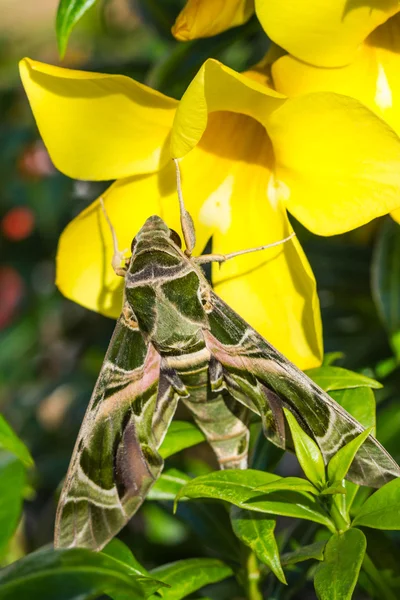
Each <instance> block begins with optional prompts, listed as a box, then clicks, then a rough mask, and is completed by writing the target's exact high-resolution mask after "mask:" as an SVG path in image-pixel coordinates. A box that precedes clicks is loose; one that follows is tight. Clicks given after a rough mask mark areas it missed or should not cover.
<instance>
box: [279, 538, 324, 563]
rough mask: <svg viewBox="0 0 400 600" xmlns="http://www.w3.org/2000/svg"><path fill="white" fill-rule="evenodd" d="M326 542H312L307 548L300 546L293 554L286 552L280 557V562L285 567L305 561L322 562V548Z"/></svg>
mask: <svg viewBox="0 0 400 600" xmlns="http://www.w3.org/2000/svg"><path fill="white" fill-rule="evenodd" d="M325 546H326V541H321V542H314V544H309V545H308V546H300V547H299V548H296V550H293V552H286V553H285V554H282V556H281V562H282V564H283V565H284V566H285V565H295V564H296V563H299V562H303V561H305V560H312V559H314V560H324V548H325Z"/></svg>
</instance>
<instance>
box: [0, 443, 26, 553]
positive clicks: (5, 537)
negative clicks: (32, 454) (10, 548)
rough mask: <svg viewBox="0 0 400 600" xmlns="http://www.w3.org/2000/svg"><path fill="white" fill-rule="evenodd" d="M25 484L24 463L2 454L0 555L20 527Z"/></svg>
mask: <svg viewBox="0 0 400 600" xmlns="http://www.w3.org/2000/svg"><path fill="white" fill-rule="evenodd" d="M24 484H25V469H24V467H23V465H22V463H21V462H20V461H19V460H18V459H17V458H15V457H14V456H12V455H11V454H6V453H4V454H3V453H2V454H0V553H1V552H2V551H3V550H4V547H5V546H6V544H7V542H8V541H9V539H10V538H11V536H12V535H13V533H14V531H15V529H16V527H17V525H18V522H19V519H20V516H21V510H22V501H23V493H24Z"/></svg>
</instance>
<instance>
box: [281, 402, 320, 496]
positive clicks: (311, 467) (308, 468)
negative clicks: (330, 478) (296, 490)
mask: <svg viewBox="0 0 400 600" xmlns="http://www.w3.org/2000/svg"><path fill="white" fill-rule="evenodd" d="M283 410H284V411H285V416H286V419H287V421H288V423H289V427H290V431H291V433H292V437H293V442H294V448H295V451H296V456H297V459H298V461H299V463H300V466H301V468H302V469H303V471H304V474H305V476H306V477H307V478H308V479H309V480H310V481H311V483H313V484H314V485H315V487H317V488H318V489H321V488H323V487H324V485H325V482H326V479H325V464H324V459H323V456H322V454H321V451H320V449H319V448H318V446H317V444H316V443H315V442H314V440H312V439H311V438H310V436H308V435H307V434H306V433H305V431H303V429H302V428H301V427H300V425H299V424H298V423H297V421H296V418H295V417H294V416H293V415H292V413H291V412H290V411H289V410H288V409H287V408H284V409H283Z"/></svg>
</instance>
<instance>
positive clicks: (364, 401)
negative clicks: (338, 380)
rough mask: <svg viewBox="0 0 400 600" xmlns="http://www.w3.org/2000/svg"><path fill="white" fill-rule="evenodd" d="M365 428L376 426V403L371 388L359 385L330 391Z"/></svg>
mask: <svg viewBox="0 0 400 600" xmlns="http://www.w3.org/2000/svg"><path fill="white" fill-rule="evenodd" d="M329 395H330V396H331V397H332V398H333V399H334V400H336V402H337V403H338V404H340V406H342V407H343V408H344V409H345V410H347V412H348V413H350V414H351V415H352V416H353V417H354V418H355V419H357V421H358V422H359V423H361V425H362V426H363V427H365V428H368V427H375V413H376V404H375V396H374V392H373V391H372V390H371V388H367V387H359V388H350V389H348V390H337V391H333V392H329Z"/></svg>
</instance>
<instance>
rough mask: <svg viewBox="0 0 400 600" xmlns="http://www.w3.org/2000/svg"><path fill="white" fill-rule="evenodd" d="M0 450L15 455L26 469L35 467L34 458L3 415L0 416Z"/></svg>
mask: <svg viewBox="0 0 400 600" xmlns="http://www.w3.org/2000/svg"><path fill="white" fill-rule="evenodd" d="M0 448H2V449H4V450H7V451H8V452H11V453H12V454H14V455H15V456H16V457H17V458H19V459H20V460H21V461H22V462H23V463H24V465H25V466H26V467H32V466H33V458H32V456H31V455H30V453H29V450H28V448H27V447H26V446H25V444H24V443H23V442H22V441H21V440H20V439H19V437H18V436H17V435H16V434H15V433H14V431H13V430H12V429H11V427H10V426H9V424H8V423H7V421H6V420H5V419H4V417H3V416H2V415H0Z"/></svg>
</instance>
